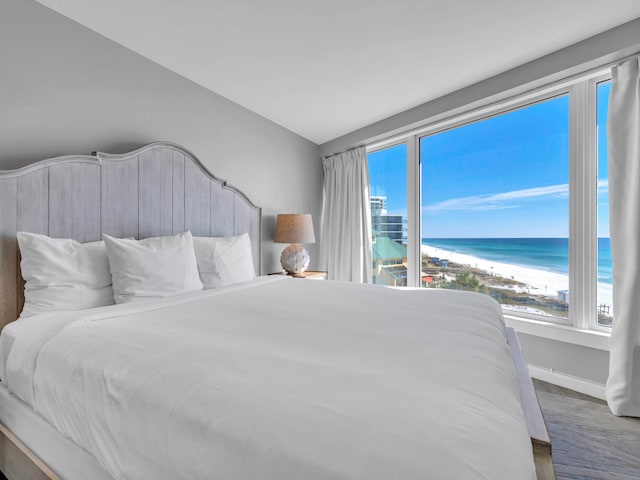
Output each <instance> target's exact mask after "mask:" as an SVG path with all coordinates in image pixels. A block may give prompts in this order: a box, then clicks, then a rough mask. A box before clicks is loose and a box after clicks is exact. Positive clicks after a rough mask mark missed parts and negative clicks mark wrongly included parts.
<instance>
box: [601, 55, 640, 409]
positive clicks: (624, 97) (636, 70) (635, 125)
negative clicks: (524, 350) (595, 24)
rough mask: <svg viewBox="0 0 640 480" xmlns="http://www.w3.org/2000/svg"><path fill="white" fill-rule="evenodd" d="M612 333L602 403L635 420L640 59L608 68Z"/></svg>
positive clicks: (639, 379) (639, 390)
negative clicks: (610, 74) (609, 86)
mask: <svg viewBox="0 0 640 480" xmlns="http://www.w3.org/2000/svg"><path fill="white" fill-rule="evenodd" d="M607 135H608V142H609V147H608V148H609V157H608V161H609V208H610V225H611V256H612V260H613V311H614V320H613V331H612V332H611V340H610V350H611V356H610V362H609V379H608V380H607V401H608V403H609V408H611V411H612V412H613V413H614V414H616V415H626V416H634V417H640V58H634V59H633V60H630V61H627V62H624V63H623V64H622V65H620V66H617V67H614V68H613V78H612V86H611V96H610V98H609V118H608V120H607Z"/></svg>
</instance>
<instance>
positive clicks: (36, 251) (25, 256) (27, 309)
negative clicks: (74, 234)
mask: <svg viewBox="0 0 640 480" xmlns="http://www.w3.org/2000/svg"><path fill="white" fill-rule="evenodd" d="M17 237H18V245H19V246H20V254H21V255H22V261H21V262H20V268H21V270H22V277H23V278H24V279H25V281H26V285H25V289H24V300H25V302H24V308H23V309H22V313H21V314H20V317H21V318H24V317H29V316H31V315H36V314H38V313H44V312H54V311H59V310H83V309H85V308H94V307H101V306H104V305H112V304H113V303H114V302H113V290H112V289H111V273H110V271H109V259H108V257H107V250H106V248H105V245H104V242H101V241H100V242H90V243H80V242H77V241H75V240H71V239H67V238H51V237H47V236H46V235H39V234H36V233H27V232H18V233H17Z"/></svg>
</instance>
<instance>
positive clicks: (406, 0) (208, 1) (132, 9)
mask: <svg viewBox="0 0 640 480" xmlns="http://www.w3.org/2000/svg"><path fill="white" fill-rule="evenodd" d="M38 1H39V3H41V4H43V5H46V6H48V7H50V8H52V9H54V10H56V11H58V12H59V13H61V14H63V15H65V16H67V17H69V18H71V19H73V20H75V21H77V22H78V23H81V24H82V25H85V26H86V27H88V28H90V29H92V30H95V31H96V32H98V33H100V34H102V35H104V36H106V37H108V38H110V39H112V40H114V41H115V42H117V43H120V44H122V45H124V46H125V47H127V48H129V49H131V50H133V51H135V52H137V53H139V54H141V55H143V56H145V57H147V58H149V59H151V60H153V61H155V62H157V63H159V64H160V65H163V66H165V67H166V68H168V69H170V70H173V71H174V72H176V73H179V74H180V75H182V76H184V77H186V78H188V79H190V80H192V81H194V82H196V83H198V84H200V85H202V86H203V87H206V88H207V89H209V90H211V91H213V92H216V93H218V94H220V95H222V96H224V97H226V98H228V99H230V100H232V101H234V102H236V103H238V104H240V105H242V106H244V107H246V108H248V109H249V110H252V111H254V112H255V113H258V114H259V115H262V116H264V117H266V118H268V119H270V120H272V121H274V122H276V123H278V124H280V125H282V126H284V127H286V128H288V129H289V130H292V131H294V132H296V133H298V134H300V135H301V136H303V137H305V138H307V139H309V140H311V141H313V142H315V143H318V144H321V143H324V142H327V141H329V140H332V139H334V138H336V137H339V136H341V135H344V134H346V133H349V132H351V131H353V130H356V129H358V128H361V127H364V126H366V125H369V124H371V123H373V122H376V121H378V120H382V119H383V118H386V117H388V116H391V115H393V114H396V113H399V112H401V111H404V110H406V109H409V108H411V107H414V106H416V105H419V104H421V103H424V102H426V101H429V100H432V99H434V98H437V97H440V96H442V95H445V94H447V93H450V92H452V91H455V90H458V89H460V88H462V87H465V86H468V85H470V84H473V83H475V82H478V81H480V80H483V79H485V78H488V77H490V76H492V75H495V74H498V73H500V72H503V71H505V70H508V69H510V68H513V67H515V66H518V65H520V64H522V63H525V62H528V61H530V60H533V59H535V58H538V57H540V56H542V55H545V54H547V53H551V52H553V51H555V50H558V49H560V48H562V47H565V46H568V45H571V44H573V43H576V42H578V41H580V40H583V39H585V38H588V37H590V36H593V35H595V34H597V33H600V32H603V31H605V30H608V29H610V28H612V27H614V26H617V25H620V24H622V23H625V22H627V21H629V20H632V19H635V18H637V17H640V1H638V0H607V1H606V2H605V1H602V0H597V1H596V0H536V1H533V2H531V1H524V0H520V1H517V0H483V1H479V0H393V1H390V0H314V1H309V0H269V1H265V0H181V1H179V2H175V1H168V0H161V1H158V0H135V1H131V0H83V1H77V0H38Z"/></svg>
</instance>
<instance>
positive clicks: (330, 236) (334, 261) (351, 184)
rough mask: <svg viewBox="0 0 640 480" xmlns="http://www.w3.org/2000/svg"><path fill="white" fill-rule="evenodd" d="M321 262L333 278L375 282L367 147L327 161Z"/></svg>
mask: <svg viewBox="0 0 640 480" xmlns="http://www.w3.org/2000/svg"><path fill="white" fill-rule="evenodd" d="M323 169H324V185H323V194H324V202H323V215H322V242H321V244H320V264H321V265H322V267H323V269H325V270H327V272H328V273H327V277H328V279H329V280H345V281H349V282H359V283H371V270H372V266H371V261H372V260H371V205H370V203H369V202H370V200H369V165H368V163H367V155H366V151H365V149H364V147H362V148H357V149H355V150H350V151H348V152H344V153H340V154H337V155H332V156H330V157H327V158H325V159H324V160H323Z"/></svg>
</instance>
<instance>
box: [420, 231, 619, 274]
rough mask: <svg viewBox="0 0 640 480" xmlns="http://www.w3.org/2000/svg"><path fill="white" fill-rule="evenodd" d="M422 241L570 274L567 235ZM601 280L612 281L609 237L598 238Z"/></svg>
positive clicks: (480, 255) (476, 254)
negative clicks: (559, 236)
mask: <svg viewBox="0 0 640 480" xmlns="http://www.w3.org/2000/svg"><path fill="white" fill-rule="evenodd" d="M422 243H423V244H424V245H430V246H432V247H436V248H442V249H443V250H450V251H452V252H459V253H463V254H466V255H473V256H474V257H478V258H483V259H485V260H493V261H495V262H501V263H510V264H513V265H521V266H524V267H532V268H537V269H541V270H547V271H551V272H556V273H562V274H565V275H568V274H569V239H568V238H423V239H422ZM598 281H599V282H602V283H608V284H611V283H612V275H611V247H610V243H609V239H608V238H598Z"/></svg>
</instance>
